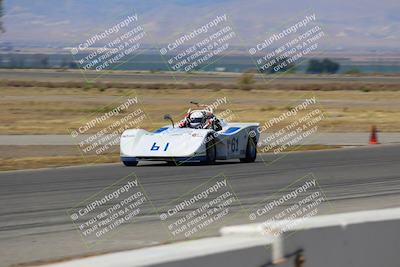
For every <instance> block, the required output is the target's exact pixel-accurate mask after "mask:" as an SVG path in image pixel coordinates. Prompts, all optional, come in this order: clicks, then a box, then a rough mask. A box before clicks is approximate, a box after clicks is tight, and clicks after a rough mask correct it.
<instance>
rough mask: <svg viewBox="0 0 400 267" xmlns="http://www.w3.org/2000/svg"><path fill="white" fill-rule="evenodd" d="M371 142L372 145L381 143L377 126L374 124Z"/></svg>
mask: <svg viewBox="0 0 400 267" xmlns="http://www.w3.org/2000/svg"><path fill="white" fill-rule="evenodd" d="M369 144H370V145H376V144H379V143H378V135H377V130H376V126H375V125H373V126H372V127H371V135H370V137H369Z"/></svg>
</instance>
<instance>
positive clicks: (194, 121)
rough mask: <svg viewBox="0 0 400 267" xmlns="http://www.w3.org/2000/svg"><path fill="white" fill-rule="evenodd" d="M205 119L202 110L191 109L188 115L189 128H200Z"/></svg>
mask: <svg viewBox="0 0 400 267" xmlns="http://www.w3.org/2000/svg"><path fill="white" fill-rule="evenodd" d="M205 120H206V116H205V114H204V112H202V111H193V112H192V113H191V114H190V116H189V127H190V128H201V127H202V125H203V124H204V122H205Z"/></svg>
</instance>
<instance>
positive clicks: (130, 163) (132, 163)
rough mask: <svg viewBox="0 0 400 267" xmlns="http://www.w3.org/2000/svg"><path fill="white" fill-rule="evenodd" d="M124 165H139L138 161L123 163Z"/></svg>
mask: <svg viewBox="0 0 400 267" xmlns="http://www.w3.org/2000/svg"><path fill="white" fill-rule="evenodd" d="M122 163H123V164H124V165H125V166H127V167H132V166H136V165H138V163H139V162H138V161H122Z"/></svg>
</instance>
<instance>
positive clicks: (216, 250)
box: [46, 208, 400, 267]
mask: <svg viewBox="0 0 400 267" xmlns="http://www.w3.org/2000/svg"><path fill="white" fill-rule="evenodd" d="M278 225H282V223H281V222H280V223H279V224H275V225H272V226H271V225H268V227H269V229H274V231H275V233H279V234H277V235H273V234H271V231H268V232H267V231H266V225H265V224H260V223H256V224H248V225H239V226H231V227H224V228H222V229H221V230H220V232H221V236H219V237H212V238H204V239H200V240H193V241H185V242H178V243H174V244H169V245H163V246H157V247H151V248H143V249H137V250H131V251H124V252H118V253H110V254H105V255H100V256H94V257H88V258H83V259H76V260H71V261H68V262H61V263H56V264H50V265H46V266H48V267H50V266H52V267H72V266H73V267H80V266H82V267H83V266H84V267H91V266H96V267H106V266H107V267H108V266H118V267H132V266H157V267H172V266H175V267H183V266H185V267H186V266H190V267H200V266H202V267H203V266H230V267H236V266H238V267H243V266H246V267H252V266H254V267H261V266H262V267H267V266H282V267H283V266H285V267H286V266H294V267H301V266H307V267H309V266H311V267H322V266H323V267H338V266H340V267H346V266H349V267H350V266H351V267H353V266H357V267H358V266H362V267H376V266H385V267H390V266H394V267H395V266H396V267H398V266H400V261H399V255H400V208H395V209H384V210H371V211H360V212H353V213H342V214H334V215H325V216H318V217H314V218H308V219H307V220H301V221H300V220H299V221H298V222H297V223H296V222H295V223H294V224H293V225H295V227H294V228H291V229H290V230H288V231H284V232H280V231H279V230H281V229H279V227H280V226H278ZM274 231H272V232H274Z"/></svg>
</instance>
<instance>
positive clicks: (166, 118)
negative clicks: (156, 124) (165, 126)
mask: <svg viewBox="0 0 400 267" xmlns="http://www.w3.org/2000/svg"><path fill="white" fill-rule="evenodd" d="M164 120H169V121H171V124H172V128H175V126H174V120H173V119H172V116H171V115H169V114H165V115H164Z"/></svg>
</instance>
